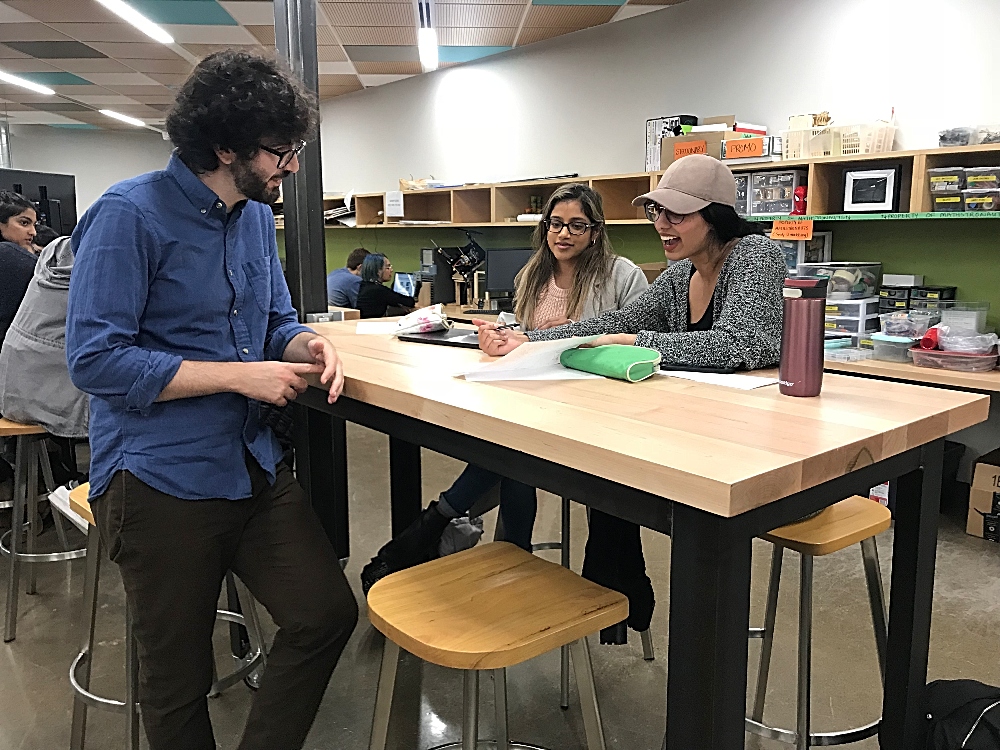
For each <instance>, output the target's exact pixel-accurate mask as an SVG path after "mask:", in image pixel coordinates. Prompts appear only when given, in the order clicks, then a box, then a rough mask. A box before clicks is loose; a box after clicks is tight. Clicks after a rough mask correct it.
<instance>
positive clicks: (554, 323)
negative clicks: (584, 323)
mask: <svg viewBox="0 0 1000 750" xmlns="http://www.w3.org/2000/svg"><path fill="white" fill-rule="evenodd" d="M572 322H573V321H572V320H570V319H569V318H553V319H552V320H546V321H545V322H544V323H542V324H541V325H540V326H538V327H537V328H538V330H539V331H546V330H548V329H549V328H558V327H559V326H564V325H566V324H567V323H572Z"/></svg>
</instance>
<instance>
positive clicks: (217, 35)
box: [109, 0, 256, 44]
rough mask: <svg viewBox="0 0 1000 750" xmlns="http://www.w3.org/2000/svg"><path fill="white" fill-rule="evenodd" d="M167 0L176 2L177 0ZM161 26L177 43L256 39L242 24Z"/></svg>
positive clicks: (247, 40) (231, 41) (229, 42)
mask: <svg viewBox="0 0 1000 750" xmlns="http://www.w3.org/2000/svg"><path fill="white" fill-rule="evenodd" d="M167 1H168V2H177V0H167ZM163 28H164V29H166V31H167V33H168V34H170V36H172V37H173V38H174V41H175V42H177V43H178V44H188V43H190V44H253V43H254V42H255V41H256V39H254V37H253V35H252V34H251V33H250V32H249V31H247V29H245V28H244V27H242V26H196V25H189V24H183V25H182V24H164V26H163ZM109 41H111V40H109ZM122 41H128V40H122Z"/></svg>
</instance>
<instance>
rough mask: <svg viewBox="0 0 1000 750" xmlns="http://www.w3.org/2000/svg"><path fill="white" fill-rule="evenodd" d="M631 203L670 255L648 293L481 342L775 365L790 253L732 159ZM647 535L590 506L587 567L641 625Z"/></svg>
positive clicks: (698, 168) (713, 363) (688, 161)
mask: <svg viewBox="0 0 1000 750" xmlns="http://www.w3.org/2000/svg"><path fill="white" fill-rule="evenodd" d="M633 204H634V205H637V206H644V207H645V211H646V216H647V218H649V219H650V220H651V221H652V222H653V224H654V226H655V227H656V231H657V232H658V234H659V235H660V239H661V241H662V242H663V250H664V253H665V255H666V257H667V260H668V261H671V263H672V265H671V266H670V267H669V268H668V269H667V270H666V271H664V272H663V273H662V274H660V276H659V278H657V280H656V281H655V282H654V283H653V285H652V286H650V287H649V289H648V290H647V291H646V292H645V293H643V294H642V295H641V296H640V297H639V298H638V299H636V300H634V301H633V302H632V303H631V304H629V305H626V306H624V307H621V308H619V309H613V310H610V311H608V312H605V313H604V314H603V315H599V316H597V317H594V318H591V319H590V320H581V321H579V322H575V323H569V324H567V325H563V326H559V327H556V328H549V329H547V330H535V331H528V332H526V333H518V332H513V331H509V330H498V329H497V326H496V324H495V323H488V322H485V321H476V324H477V325H478V326H479V345H480V348H481V349H482V350H483V351H484V352H486V353H487V354H490V355H493V356H497V355H503V354H507V353H508V352H510V351H512V350H513V349H514V348H515V347H517V346H520V345H521V344H523V343H525V342H526V341H542V340H549V339H558V338H565V337H568V336H588V335H601V337H600V338H599V339H597V340H596V341H595V342H594V345H595V346H598V345H602V344H629V345H637V346H644V347H649V348H652V349H656V350H657V351H659V352H660V354H661V355H662V358H663V359H662V361H663V362H664V363H667V364H671V365H687V366H691V367H711V368H741V369H748V370H751V369H756V368H761V367H770V366H773V365H775V364H777V363H778V359H779V357H780V352H781V323H782V286H783V285H784V279H785V261H784V259H783V257H782V253H781V250H780V249H779V248H778V246H777V245H775V243H773V242H771V241H770V240H769V239H767V238H765V237H762V236H760V234H761V230H760V228H759V226H758V225H756V224H752V223H750V222H748V221H746V220H745V219H743V218H741V217H740V216H739V215H738V214H737V213H736V210H735V204H736V182H735V180H734V178H733V175H732V172H730V170H729V168H728V167H727V166H726V165H725V164H723V163H722V162H720V161H718V160H716V159H713V158H711V157H709V156H704V155H696V156H686V157H684V158H682V159H679V160H677V161H675V162H674V163H673V164H671V165H670V167H669V168H668V169H667V171H666V172H665V173H664V175H663V178H662V179H661V180H660V183H659V185H657V188H656V189H655V190H653V191H652V192H649V193H646V194H645V195H641V196H639V197H638V198H636V199H635V201H633ZM639 544H640V543H639V529H638V527H636V526H635V524H631V523H629V522H626V521H622V520H620V519H617V518H614V517H612V516H609V515H607V514H604V513H602V512H601V511H598V510H596V509H592V510H591V513H590V538H589V539H588V540H587V549H586V559H585V562H584V569H583V573H584V576H585V577H586V578H589V579H590V580H593V581H595V582H597V583H601V584H603V585H605V586H608V587H609V588H613V589H615V590H617V591H621V592H622V593H624V594H626V595H627V596H628V597H629V620H628V624H629V626H631V627H633V628H634V629H636V630H642V629H643V628H642V625H644V624H645V625H647V626H648V619H647V618H646V614H647V613H649V614H651V613H652V608H651V606H649V605H651V604H652V599H651V596H652V591H651V589H649V588H648V587H647V581H648V578H646V576H645V571H644V569H643V567H642V566H641V565H640V562H641V559H642V556H641V548H640V547H639ZM609 574H610V575H611V577H610V578H609V577H607V576H608V575H609ZM647 597H649V599H647ZM602 635H603V634H602Z"/></svg>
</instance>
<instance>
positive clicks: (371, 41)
mask: <svg viewBox="0 0 1000 750" xmlns="http://www.w3.org/2000/svg"><path fill="white" fill-rule="evenodd" d="M337 33H338V34H340V39H341V41H342V42H343V43H344V44H345V45H383V44H385V45H406V46H410V45H414V44H416V43H417V29H416V27H415V26H370V27H364V26H347V27H344V28H340V29H337Z"/></svg>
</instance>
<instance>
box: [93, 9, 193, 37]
mask: <svg viewBox="0 0 1000 750" xmlns="http://www.w3.org/2000/svg"><path fill="white" fill-rule="evenodd" d="M97 2H99V3H100V4H101V5H103V6H104V7H105V8H107V9H108V10H110V11H111V12H112V13H114V14H115V15H116V16H119V17H121V18H123V19H125V20H126V21H128V22H129V23H130V24H132V25H133V26H135V27H136V28H137V29H139V31H141V32H142V33H143V34H145V35H146V36H148V37H151V38H153V39H155V40H156V41H158V42H159V43H160V44H173V43H174V38H173V37H172V36H170V34H168V33H167V32H166V31H164V30H163V29H162V28H161V27H159V26H157V25H156V24H155V23H153V22H152V21H150V20H149V19H148V18H146V17H145V16H144V15H142V13H140V12H139V11H137V10H136V9H135V8H133V7H132V6H131V5H128V4H127V3H125V2H123V1H122V0H97Z"/></svg>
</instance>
